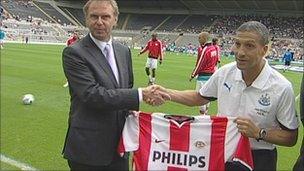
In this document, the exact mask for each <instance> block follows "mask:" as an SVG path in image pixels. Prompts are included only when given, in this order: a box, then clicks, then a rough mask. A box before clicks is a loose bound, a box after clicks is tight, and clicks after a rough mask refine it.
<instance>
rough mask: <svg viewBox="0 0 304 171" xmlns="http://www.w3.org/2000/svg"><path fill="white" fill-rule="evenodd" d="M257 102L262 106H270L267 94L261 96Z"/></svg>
mask: <svg viewBox="0 0 304 171" xmlns="http://www.w3.org/2000/svg"><path fill="white" fill-rule="evenodd" d="M258 102H259V103H260V105H262V106H269V105H270V97H269V96H268V94H267V93H266V94H262V95H261V97H260V99H259V100H258Z"/></svg>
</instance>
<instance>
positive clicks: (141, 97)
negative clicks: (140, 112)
mask: <svg viewBox="0 0 304 171" xmlns="http://www.w3.org/2000/svg"><path fill="white" fill-rule="evenodd" d="M138 99H139V103H140V102H142V101H143V94H142V88H138Z"/></svg>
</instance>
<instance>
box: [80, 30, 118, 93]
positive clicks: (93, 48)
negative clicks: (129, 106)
mask: <svg viewBox="0 0 304 171" xmlns="http://www.w3.org/2000/svg"><path fill="white" fill-rule="evenodd" d="M83 41H84V47H85V49H86V51H87V52H89V54H91V56H92V57H93V59H94V60H95V61H96V63H98V64H99V65H100V66H101V68H102V70H103V71H104V72H105V73H106V74H107V76H108V77H109V78H110V80H111V82H112V83H113V84H114V86H115V87H116V88H117V87H118V84H117V82H116V79H115V76H114V74H113V72H112V69H111V66H110V65H109V63H108V61H107V59H106V58H105V56H104V55H103V53H102V52H101V50H100V49H99V48H98V47H97V45H96V44H95V43H94V41H93V40H92V39H91V38H90V36H89V35H87V36H86V37H85V38H84V40H83ZM116 61H117V60H116ZM119 75H120V74H119Z"/></svg>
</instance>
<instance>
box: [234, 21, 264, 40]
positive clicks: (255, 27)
mask: <svg viewBox="0 0 304 171" xmlns="http://www.w3.org/2000/svg"><path fill="white" fill-rule="evenodd" d="M245 31H248V32H253V31H254V32H256V33H258V34H259V35H260V36H261V39H262V41H261V43H262V44H263V45H267V44H268V43H269V30H268V28H267V27H266V26H265V25H264V24H262V23H260V22H258V21H248V22H245V23H243V24H242V25H241V26H240V27H239V28H238V29H237V30H236V32H245Z"/></svg>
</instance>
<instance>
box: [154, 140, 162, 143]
mask: <svg viewBox="0 0 304 171" xmlns="http://www.w3.org/2000/svg"><path fill="white" fill-rule="evenodd" d="M164 141H165V140H158V139H155V140H154V142H155V143H161V142H164Z"/></svg>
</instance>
